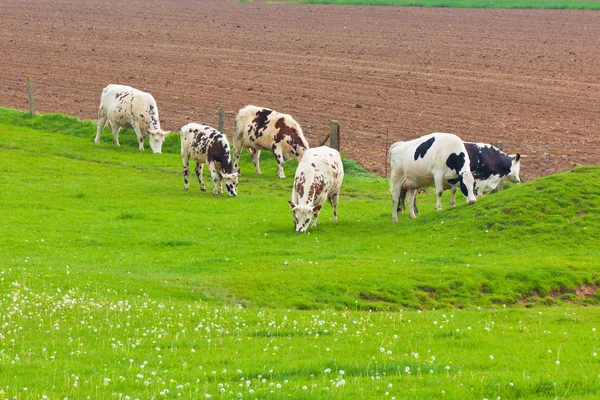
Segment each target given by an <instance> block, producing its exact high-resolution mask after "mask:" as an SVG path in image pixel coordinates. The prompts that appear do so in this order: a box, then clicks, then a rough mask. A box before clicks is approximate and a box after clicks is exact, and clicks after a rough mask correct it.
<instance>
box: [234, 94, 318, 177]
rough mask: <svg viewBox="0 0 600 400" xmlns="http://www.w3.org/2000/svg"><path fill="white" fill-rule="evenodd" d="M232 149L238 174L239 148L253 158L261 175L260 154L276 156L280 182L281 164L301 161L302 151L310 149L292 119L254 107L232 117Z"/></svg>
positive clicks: (245, 108) (243, 109)
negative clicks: (246, 151) (233, 120)
mask: <svg viewBox="0 0 600 400" xmlns="http://www.w3.org/2000/svg"><path fill="white" fill-rule="evenodd" d="M233 147H234V155H235V170H236V171H237V172H239V171H240V169H239V159H240V153H241V152H242V148H244V147H245V148H247V149H248V151H249V152H250V154H252V161H253V162H254V169H255V170H256V173H257V174H260V166H259V162H260V151H261V150H268V151H272V152H273V154H274V155H275V159H276V160H277V165H278V168H277V176H278V177H280V178H281V179H283V178H285V174H284V172H283V163H284V161H285V160H288V159H290V158H295V159H297V160H300V159H301V158H302V156H303V155H304V151H305V150H306V149H308V148H309V146H308V142H307V141H306V139H305V138H304V135H303V134H302V128H300V125H298V123H297V122H296V121H294V119H293V118H292V117H291V116H289V115H287V114H281V113H278V112H277V111H273V110H270V109H268V108H261V107H255V106H246V107H244V108H242V109H241V110H240V111H239V112H238V114H237V116H236V117H235V132H234V134H233Z"/></svg>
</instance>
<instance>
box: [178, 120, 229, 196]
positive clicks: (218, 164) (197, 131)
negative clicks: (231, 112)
mask: <svg viewBox="0 0 600 400" xmlns="http://www.w3.org/2000/svg"><path fill="white" fill-rule="evenodd" d="M180 135H181V159H182V160H183V187H184V188H185V189H186V190H187V189H189V185H188V176H189V174H190V156H191V157H192V158H194V159H195V160H196V175H197V176H198V181H199V182H200V190H202V191H203V192H206V187H205V186H204V181H203V180H202V169H203V168H204V163H205V162H206V163H207V164H208V169H209V170H210V177H211V179H212V182H213V194H214V195H216V194H219V193H223V181H225V188H226V190H227V193H229V195H230V196H235V195H236V194H237V186H238V174H237V173H236V172H234V170H233V163H232V162H231V151H230V149H229V143H228V142H227V138H226V137H225V135H223V134H222V133H221V132H219V131H217V130H216V129H215V128H211V127H210V126H206V125H200V124H187V125H185V126H184V127H183V128H181V131H180Z"/></svg>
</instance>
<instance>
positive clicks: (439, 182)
mask: <svg viewBox="0 0 600 400" xmlns="http://www.w3.org/2000/svg"><path fill="white" fill-rule="evenodd" d="M389 156H390V190H391V192H392V220H393V221H394V222H397V221H398V211H400V212H402V209H403V206H404V196H405V195H406V193H407V192H408V207H409V209H410V218H415V216H416V213H418V211H417V209H416V200H415V199H416V194H417V189H420V188H426V187H429V186H431V185H433V184H435V190H436V193H437V202H436V207H435V208H436V210H441V209H442V202H441V197H442V193H443V192H444V183H450V184H458V185H459V186H460V190H461V192H462V193H463V194H464V195H465V197H466V198H467V202H468V203H469V204H473V203H475V202H476V201H477V199H476V198H475V195H474V194H473V187H474V183H475V180H474V178H473V174H472V173H471V171H470V169H469V163H470V160H469V154H468V153H467V149H466V148H465V145H464V143H463V141H462V140H461V139H460V138H459V137H458V136H456V135H453V134H450V133H431V134H429V135H426V136H423V137H420V138H418V139H415V140H411V141H408V142H398V143H394V144H393V145H392V146H391V147H390V154H389Z"/></svg>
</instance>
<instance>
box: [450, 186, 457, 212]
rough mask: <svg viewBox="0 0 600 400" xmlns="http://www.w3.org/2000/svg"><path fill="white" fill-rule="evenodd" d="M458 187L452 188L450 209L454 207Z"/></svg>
mask: <svg viewBox="0 0 600 400" xmlns="http://www.w3.org/2000/svg"><path fill="white" fill-rule="evenodd" d="M456 188H457V186H456V185H452V186H451V187H450V207H454V196H456Z"/></svg>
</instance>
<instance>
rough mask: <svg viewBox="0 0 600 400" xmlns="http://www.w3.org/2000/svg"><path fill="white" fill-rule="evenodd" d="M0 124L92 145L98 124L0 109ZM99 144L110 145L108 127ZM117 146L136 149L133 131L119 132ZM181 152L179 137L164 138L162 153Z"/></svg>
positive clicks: (68, 117) (123, 130) (53, 115)
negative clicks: (55, 134) (78, 139)
mask: <svg viewBox="0 0 600 400" xmlns="http://www.w3.org/2000/svg"><path fill="white" fill-rule="evenodd" d="M0 123H3V124H8V125H12V126H22V127H27V128H31V129H35V130H39V131H44V132H48V133H60V134H63V135H69V136H73V137H78V138H83V139H88V140H90V141H91V142H92V143H93V142H94V138H95V137H96V131H97V130H98V124H96V122H95V121H89V120H81V119H79V118H76V117H72V116H70V115H65V114H60V113H59V114H39V115H36V116H35V117H34V118H31V116H30V115H29V113H28V112H25V111H19V110H13V109H10V108H4V107H0ZM100 142H101V143H112V142H113V137H112V134H111V133H110V129H109V128H108V126H106V127H104V130H103V131H102V135H101V136H100ZM119 144H120V145H121V146H127V147H134V148H136V149H137V147H138V141H137V137H136V136H135V132H134V131H133V129H121V131H120V132H119ZM145 149H146V151H152V149H150V144H149V143H148V139H146V143H145ZM180 151H181V145H180V141H179V135H177V134H171V135H168V136H167V137H166V138H165V142H164V143H163V147H162V152H163V153H176V154H179V152H180Z"/></svg>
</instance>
